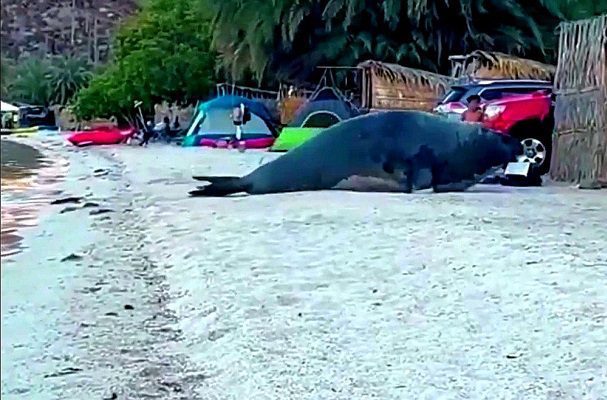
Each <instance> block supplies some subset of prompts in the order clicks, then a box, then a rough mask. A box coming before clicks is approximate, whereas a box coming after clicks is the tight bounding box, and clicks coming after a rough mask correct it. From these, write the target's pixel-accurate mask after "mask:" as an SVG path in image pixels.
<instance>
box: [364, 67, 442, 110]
mask: <svg viewBox="0 0 607 400" xmlns="http://www.w3.org/2000/svg"><path fill="white" fill-rule="evenodd" d="M358 68H360V69H362V70H363V85H362V86H363V88H362V106H363V108H368V109H413V110H423V111H430V110H432V108H433V107H434V106H435V105H436V103H437V102H438V101H440V99H441V98H442V97H443V96H444V94H445V93H446V92H447V90H449V87H450V86H451V84H452V83H453V79H452V78H451V77H448V76H446V75H440V74H436V73H433V72H429V71H423V70H420V69H415V68H409V67H404V66H402V65H398V64H390V63H383V62H379V61H373V60H368V61H364V62H362V63H360V64H359V65H358Z"/></svg>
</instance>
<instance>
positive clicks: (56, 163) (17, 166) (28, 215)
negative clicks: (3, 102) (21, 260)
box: [0, 138, 68, 260]
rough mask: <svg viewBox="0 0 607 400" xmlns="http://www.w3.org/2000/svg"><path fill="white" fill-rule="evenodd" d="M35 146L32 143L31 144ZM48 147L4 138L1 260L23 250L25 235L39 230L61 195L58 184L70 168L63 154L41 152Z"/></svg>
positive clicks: (1, 185)
mask: <svg viewBox="0 0 607 400" xmlns="http://www.w3.org/2000/svg"><path fill="white" fill-rule="evenodd" d="M30 142H31V141H30ZM40 148H42V149H44V145H43V144H41V143H39V142H31V143H30V145H29V146H28V145H26V144H24V143H20V142H18V141H14V140H11V139H5V138H3V139H2V141H1V150H2V156H1V157H2V180H1V183H0V187H1V189H2V203H1V206H0V213H1V218H2V231H1V236H0V240H1V253H0V257H3V259H4V260H7V259H6V258H5V257H7V256H9V255H13V254H16V253H18V252H20V251H22V250H23V246H22V239H23V231H24V230H26V229H28V228H31V227H34V226H36V224H37V223H38V219H39V216H40V214H43V213H45V212H46V210H47V209H48V203H49V201H50V200H49V199H51V198H52V197H53V196H56V195H57V194H58V192H57V189H56V188H57V184H58V183H59V182H61V180H62V179H63V178H64V177H65V174H66V171H67V168H68V164H67V162H66V160H65V159H63V158H62V157H61V156H60V154H58V153H56V152H55V153H53V154H54V158H53V157H49V153H47V152H41V151H40V150H39V149H40Z"/></svg>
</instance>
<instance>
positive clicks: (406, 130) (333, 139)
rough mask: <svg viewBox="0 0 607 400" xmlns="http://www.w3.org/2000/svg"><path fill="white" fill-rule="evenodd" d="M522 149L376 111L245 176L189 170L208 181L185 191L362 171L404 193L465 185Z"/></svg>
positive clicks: (322, 182)
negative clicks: (201, 174)
mask: <svg viewBox="0 0 607 400" xmlns="http://www.w3.org/2000/svg"><path fill="white" fill-rule="evenodd" d="M522 151H523V149H522V145H521V144H520V143H519V142H518V141H517V140H515V139H513V138H511V137H509V136H504V135H500V134H498V133H496V132H493V131H490V130H487V129H485V128H483V127H482V126H480V125H478V124H469V123H463V122H459V121H450V120H447V119H445V118H444V117H441V116H437V115H434V114H430V113H426V112H421V111H380V112H374V113H370V114H366V115H362V116H359V117H356V118H352V119H349V120H346V121H343V122H341V123H339V124H337V125H334V126H332V127H330V128H328V129H326V130H324V131H323V132H322V133H321V134H320V135H317V136H315V137H314V138H312V139H311V140H309V141H308V142H306V143H304V144H302V145H301V146H299V147H297V148H295V149H293V150H291V151H289V152H288V153H286V154H285V155H283V156H281V157H279V158H277V159H275V160H273V161H271V162H269V163H267V164H265V165H262V166H260V167H259V168H257V169H255V170H254V171H252V172H251V173H249V174H248V175H246V176H243V177H231V176H194V177H193V178H194V179H197V180H201V181H206V182H209V183H210V184H209V185H207V186H199V187H198V188H197V189H196V190H193V191H191V192H190V195H191V196H226V195H229V194H233V193H239V192H246V193H249V194H268V193H281V192H294V191H308V190H326V189H338V188H340V186H341V185H343V184H344V183H347V182H348V181H350V182H356V181H357V180H358V181H361V180H365V179H363V178H372V179H374V180H376V181H383V182H386V183H388V184H389V186H391V187H392V189H393V190H398V191H401V192H406V193H410V192H411V191H413V190H420V189H428V188H432V189H433V190H434V191H435V192H446V191H463V190H466V189H467V188H469V187H470V186H472V185H474V184H476V183H478V182H479V180H480V179H481V178H482V177H483V176H485V175H486V174H487V173H489V172H491V171H493V170H495V169H496V167H499V166H502V165H504V164H506V163H508V162H510V161H515V160H516V157H517V155H520V154H522ZM367 180H368V179H367ZM345 186H348V185H347V184H346V185H345ZM350 189H352V188H350ZM359 190H360V189H359ZM362 190H364V189H362Z"/></svg>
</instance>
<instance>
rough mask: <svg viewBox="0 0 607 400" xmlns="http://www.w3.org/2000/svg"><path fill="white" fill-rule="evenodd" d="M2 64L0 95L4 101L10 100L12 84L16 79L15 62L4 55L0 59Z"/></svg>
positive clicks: (0, 70)
mask: <svg viewBox="0 0 607 400" xmlns="http://www.w3.org/2000/svg"><path fill="white" fill-rule="evenodd" d="M0 62H1V67H0V68H1V69H0V95H1V96H2V99H8V97H9V92H10V84H11V83H12V82H13V81H14V79H15V78H14V77H15V64H14V62H13V60H11V59H10V58H8V57H6V56H4V55H2V56H1V57H0Z"/></svg>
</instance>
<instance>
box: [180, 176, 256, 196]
mask: <svg viewBox="0 0 607 400" xmlns="http://www.w3.org/2000/svg"><path fill="white" fill-rule="evenodd" d="M208 178H210V179H201V180H206V181H208V182H211V184H210V185H207V186H199V187H198V188H196V190H192V191H191V192H190V196H192V197H223V196H227V195H229V194H234V193H239V192H247V190H248V186H247V185H245V184H244V183H243V181H242V179H240V178H239V177H227V176H222V177H208Z"/></svg>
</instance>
